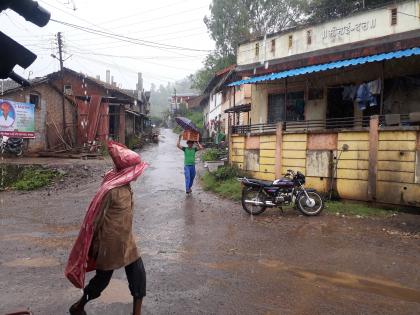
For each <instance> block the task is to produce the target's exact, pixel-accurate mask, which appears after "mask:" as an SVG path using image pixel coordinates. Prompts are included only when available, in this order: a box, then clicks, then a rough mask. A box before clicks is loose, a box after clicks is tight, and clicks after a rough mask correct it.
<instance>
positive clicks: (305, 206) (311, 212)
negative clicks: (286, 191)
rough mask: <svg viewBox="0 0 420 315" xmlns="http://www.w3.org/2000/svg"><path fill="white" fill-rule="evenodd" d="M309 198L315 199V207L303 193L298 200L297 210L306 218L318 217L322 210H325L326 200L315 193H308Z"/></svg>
mask: <svg viewBox="0 0 420 315" xmlns="http://www.w3.org/2000/svg"><path fill="white" fill-rule="evenodd" d="M308 196H309V198H311V199H313V201H314V203H313V205H312V204H311V203H310V201H309V200H308V198H307V197H306V195H305V194H304V193H301V194H299V195H298V197H297V199H296V205H297V208H298V209H299V211H300V212H302V213H303V214H304V215H306V216H316V215H318V214H320V213H321V212H322V210H324V200H323V199H322V197H321V196H320V195H319V194H318V193H316V192H314V191H310V192H309V191H308Z"/></svg>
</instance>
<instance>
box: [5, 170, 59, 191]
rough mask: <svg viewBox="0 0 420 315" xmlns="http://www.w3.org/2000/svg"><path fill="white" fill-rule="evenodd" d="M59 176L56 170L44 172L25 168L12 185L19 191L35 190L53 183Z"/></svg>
mask: <svg viewBox="0 0 420 315" xmlns="http://www.w3.org/2000/svg"><path fill="white" fill-rule="evenodd" d="M57 176H58V172H56V171H54V170H44V169H41V168H37V167H30V168H25V169H24V170H23V171H22V173H21V174H20V176H19V178H18V179H17V180H16V181H15V182H14V184H13V185H12V188H13V189H17V190H34V189H38V188H41V187H44V186H47V185H49V184H51V183H52V181H53V179H54V178H56V177H57Z"/></svg>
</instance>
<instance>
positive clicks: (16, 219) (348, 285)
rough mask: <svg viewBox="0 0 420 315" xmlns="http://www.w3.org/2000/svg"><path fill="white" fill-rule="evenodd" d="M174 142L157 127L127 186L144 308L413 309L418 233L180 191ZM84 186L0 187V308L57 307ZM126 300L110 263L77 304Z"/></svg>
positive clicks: (116, 306) (66, 289)
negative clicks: (144, 282) (248, 207)
mask: <svg viewBox="0 0 420 315" xmlns="http://www.w3.org/2000/svg"><path fill="white" fill-rule="evenodd" d="M175 142H176V136H175V135H174V134H173V133H172V132H170V131H167V130H164V131H163V132H162V138H161V142H160V144H159V145H158V146H151V147H149V148H147V149H146V150H145V151H144V152H142V156H143V159H144V160H146V161H148V162H149V163H150V167H149V169H148V170H147V171H146V173H145V175H144V176H143V177H141V178H140V179H139V181H138V182H136V183H134V184H133V191H134V192H135V209H136V210H135V219H134V231H135V234H136V236H137V241H138V245H139V248H140V250H141V253H142V257H143V260H144V263H145V267H146V271H147V276H148V295H147V297H146V299H145V301H144V313H145V314H419V313H420V281H419V280H420V272H419V267H420V244H419V243H420V240H419V239H416V238H412V237H408V236H404V235H400V234H398V233H396V234H389V233H388V234H387V233H384V232H383V231H382V227H381V224H382V222H381V221H375V220H357V219H348V218H344V219H343V218H337V217H335V216H321V217H317V218H306V217H302V216H299V215H298V214H297V213H295V212H294V211H288V212H286V214H285V215H283V216H282V215H281V214H280V213H279V212H276V211H274V210H273V211H267V212H266V213H264V214H263V215H262V216H259V217H249V216H248V215H246V214H245V213H244V212H243V211H242V210H241V207H240V205H238V204H235V203H232V202H230V201H227V200H223V199H220V198H217V197H214V196H213V195H211V194H209V193H207V192H203V191H202V190H201V189H200V188H199V185H197V183H196V184H195V186H194V187H193V190H194V194H193V196H191V197H186V196H185V193H184V183H183V166H182V158H183V156H182V152H181V151H179V150H177V149H176V147H175ZM96 187H97V183H86V184H84V185H80V186H79V187H69V188H68V189H67V190H66V191H65V192H62V193H61V194H59V195H58V194H57V195H50V196H47V195H46V193H45V192H42V193H38V194H34V193H31V194H25V195H19V194H16V193H3V195H2V200H3V202H2V204H1V207H2V208H1V209H2V212H1V217H0V218H1V223H2V225H1V230H0V239H1V242H0V250H1V257H0V314H3V313H4V312H5V311H6V310H13V309H15V308H16V307H17V306H27V305H30V306H31V308H32V309H33V310H34V311H35V314H67V309H68V306H69V305H70V304H71V303H72V302H73V301H74V300H75V299H77V298H78V297H79V295H80V290H76V289H74V288H72V287H71V285H70V283H69V282H67V281H66V280H65V279H64V277H63V276H62V273H63V268H64V264H65V261H66V258H67V254H68V251H69V248H70V246H71V244H72V242H73V240H74V237H75V235H76V234H77V231H78V224H79V222H80V221H81V220H82V217H83V213H84V211H85V207H86V205H87V204H88V202H89V199H90V198H91V197H92V195H93V193H94V191H95V189H96ZM13 199H15V200H13ZM16 199H18V200H16ZM397 232H398V231H397ZM130 303H131V297H130V294H129V291H128V288H127V284H126V280H125V275H124V272H123V271H121V270H120V271H118V272H116V273H115V274H114V278H113V280H112V281H111V284H110V286H109V287H108V288H107V289H106V291H105V292H104V294H103V296H102V297H101V298H100V299H98V300H96V301H94V302H91V303H90V304H89V305H88V307H87V312H88V314H103V315H106V314H110V315H111V314H112V315H117V314H130Z"/></svg>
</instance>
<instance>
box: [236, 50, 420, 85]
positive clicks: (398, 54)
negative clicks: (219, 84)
mask: <svg viewBox="0 0 420 315" xmlns="http://www.w3.org/2000/svg"><path fill="white" fill-rule="evenodd" d="M417 55H420V48H419V47H416V48H410V49H406V50H399V51H394V52H390V53H383V54H378V55H373V56H367V57H359V58H354V59H347V60H340V61H335V62H330V63H324V64H320V65H314V66H308V67H303V68H296V69H291V70H286V71H281V72H276V73H271V74H267V75H263V76H259V77H253V78H249V79H245V80H240V81H236V82H232V83H230V84H229V85H228V86H237V85H242V84H252V83H258V82H264V81H273V80H278V79H284V78H288V77H294V76H298V75H303V74H308V73H313V72H320V71H327V70H332V69H339V68H344V67H350V66H356V65H361V64H364V63H370V62H377V61H383V60H389V59H398V58H403V57H410V56H417Z"/></svg>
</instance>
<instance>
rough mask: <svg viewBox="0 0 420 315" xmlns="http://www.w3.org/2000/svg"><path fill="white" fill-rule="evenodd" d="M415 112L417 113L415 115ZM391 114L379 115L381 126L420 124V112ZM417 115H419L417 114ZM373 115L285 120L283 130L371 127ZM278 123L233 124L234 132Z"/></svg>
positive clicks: (269, 129) (272, 129) (261, 130)
mask: <svg viewBox="0 0 420 315" xmlns="http://www.w3.org/2000/svg"><path fill="white" fill-rule="evenodd" d="M413 114H415V115H413ZM413 114H390V115H381V116H379V126H380V127H388V126H413V125H417V126H418V125H419V124H420V113H413ZM416 115H417V116H416ZM370 120H371V117H370V116H363V117H344V118H328V119H318V120H317V119H315V120H297V121H283V122H282V123H283V131H311V130H329V129H360V128H367V127H369V124H370ZM276 126H277V124H256V125H239V126H232V133H234V134H253V133H254V134H255V133H266V132H269V133H271V132H275V131H276Z"/></svg>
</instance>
